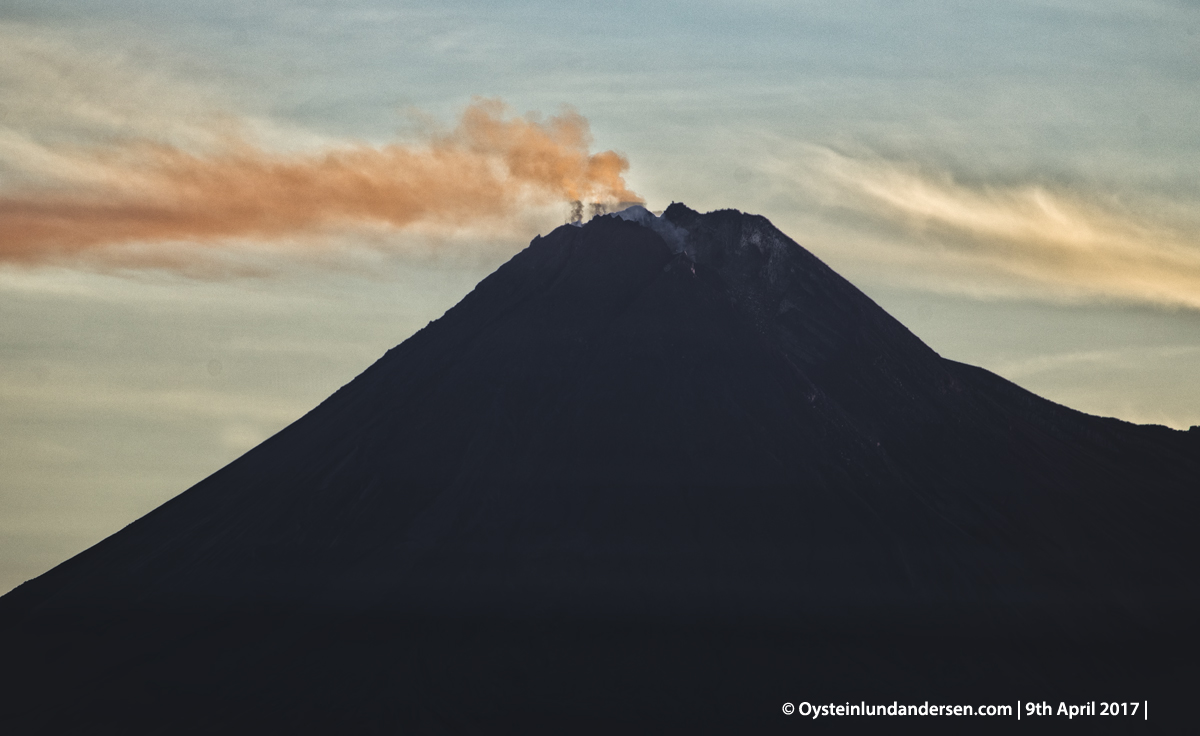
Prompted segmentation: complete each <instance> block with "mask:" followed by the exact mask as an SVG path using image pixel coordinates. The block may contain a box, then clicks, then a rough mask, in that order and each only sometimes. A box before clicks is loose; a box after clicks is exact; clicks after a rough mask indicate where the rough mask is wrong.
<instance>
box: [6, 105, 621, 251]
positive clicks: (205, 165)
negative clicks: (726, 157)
mask: <svg viewBox="0 0 1200 736" xmlns="http://www.w3.org/2000/svg"><path fill="white" fill-rule="evenodd" d="M591 142H592V139H591V134H590V131H589V128H588V122H587V120H586V119H585V118H584V117H583V116H581V115H580V114H578V113H577V112H574V111H570V110H568V111H565V112H563V113H562V114H560V115H556V116H552V117H549V118H546V119H544V120H542V119H539V118H538V117H536V116H534V115H528V116H524V117H521V116H514V115H512V114H510V113H509V111H508V109H507V108H506V107H505V105H504V104H503V103H502V102H500V101H499V100H484V99H476V100H475V101H473V102H472V103H471V104H470V105H468V106H467V108H466V109H465V110H464V111H463V113H462V115H461V117H460V118H459V120H458V121H457V124H456V125H455V126H454V127H453V128H452V129H450V130H448V131H434V132H430V133H427V134H426V135H425V136H424V137H423V139H422V140H420V141H419V142H417V143H413V144H404V143H393V144H388V145H383V146H371V145H367V144H361V143H359V144H346V145H339V146H336V147H331V148H327V149H325V150H320V151H318V152H315V153H314V152H308V153H280V152H276V151H271V150H267V149H265V148H263V147H260V146H257V145H255V144H254V143H252V142H250V141H248V140H245V139H244V138H242V137H236V136H234V137H231V138H230V139H229V140H227V141H226V142H225V143H224V144H223V145H221V146H220V147H219V148H218V149H217V150H213V151H206V152H195V151H190V150H184V149H183V148H181V147H178V146H175V145H171V144H168V143H164V142H161V141H156V140H150V139H135V140H125V141H121V142H117V143H113V144H110V145H108V146H105V147H92V148H87V149H74V150H55V151H51V152H46V153H47V155H51V154H52V155H53V156H54V158H55V160H56V161H57V162H58V166H57V168H56V169H55V173H57V174H59V175H58V176H51V177H49V178H48V181H41V182H38V183H35V184H32V185H26V186H23V187H19V188H13V187H9V188H8V190H7V191H0V262H17V263H39V262H47V261H62V260H64V259H66V260H70V259H72V258H74V257H80V256H84V255H86V256H88V257H96V258H100V259H103V258H104V257H105V252H106V250H107V249H108V247H109V246H115V245H121V244H129V243H134V244H148V245H153V246H154V248H151V249H149V251H148V252H149V253H151V254H152V253H153V251H154V250H155V249H169V248H170V244H171V243H180V242H187V243H199V244H208V243H213V244H219V243H221V242H223V241H230V240H236V239H243V240H259V241H271V240H278V239H282V238H287V237H288V236H296V235H307V234H312V233H314V232H316V233H319V232H321V231H323V230H327V229H332V228H346V227H350V228H353V227H355V226H363V227H370V228H378V227H380V226H383V227H385V228H395V229H400V228H406V227H409V226H413V225H417V224H420V225H422V226H426V227H430V226H431V227H433V228H434V229H437V228H439V227H441V228H445V229H447V230H451V229H454V228H463V227H468V226H472V225H478V224H487V223H495V222H498V221H506V220H510V219H512V218H514V217H515V216H517V215H518V214H519V213H520V212H522V211H523V210H524V209H525V208H529V207H539V206H547V205H551V204H554V203H563V204H566V203H569V202H571V201H579V200H584V201H590V202H618V201H640V197H638V196H637V195H636V194H634V193H633V192H631V191H629V189H628V188H627V187H626V185H625V181H624V178H623V174H624V172H625V171H626V170H627V169H628V168H629V162H628V160H627V159H626V158H625V157H623V156H621V155H620V154H618V153H615V152H613V151H602V152H599V153H591V152H590V151H589V147H590V144H591ZM63 171H67V172H69V173H68V175H66V176H62V175H61V172H63ZM162 255H163V257H162V258H157V259H156V258H154V256H153V255H150V256H148V260H150V261H157V263H155V264H152V265H163V264H167V266H168V267H174V266H173V265H172V264H173V263H175V260H173V258H174V257H173V256H167V255H166V254H162Z"/></svg>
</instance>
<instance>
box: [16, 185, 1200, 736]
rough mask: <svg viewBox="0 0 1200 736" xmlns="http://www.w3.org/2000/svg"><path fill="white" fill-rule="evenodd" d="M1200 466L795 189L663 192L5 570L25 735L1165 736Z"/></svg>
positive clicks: (1190, 610) (1193, 585)
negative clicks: (1108, 735)
mask: <svg viewBox="0 0 1200 736" xmlns="http://www.w3.org/2000/svg"><path fill="white" fill-rule="evenodd" d="M1198 478H1200V429H1197V428H1193V429H1192V431H1189V432H1182V431H1177V430H1173V429H1168V428H1165V427H1158V426H1138V425H1132V424H1129V423H1126V422H1123V421H1119V420H1116V419H1109V418H1100V417H1094V416H1089V415H1086V414H1083V413H1080V412H1077V411H1074V410H1072V409H1069V408H1066V407H1063V406H1060V405H1057V404H1054V403H1052V402H1050V401H1047V400H1045V399H1042V398H1040V397H1038V396H1036V395H1034V394H1032V393H1030V392H1028V391H1025V390H1023V389H1021V388H1020V387H1018V386H1016V385H1014V384H1012V383H1010V382H1008V381H1006V380H1004V379H1002V378H1000V377H998V376H996V375H994V374H992V373H989V372H988V371H986V370H983V369H981V368H977V367H973V366H970V365H965V364H962V363H957V362H954V361H951V360H947V359H944V358H942V357H940V356H939V355H938V354H937V353H935V352H934V351H933V350H932V349H930V348H929V347H928V346H926V345H925V344H924V343H922V342H921V341H920V340H919V339H918V338H917V337H915V336H914V335H913V334H912V333H911V332H909V331H908V330H907V329H906V328H905V327H904V326H903V325H901V324H900V323H899V322H897V321H896V320H895V319H893V318H892V317H891V316H889V315H888V314H887V313H886V312H885V311H884V310H882V309H881V308H880V307H878V306H877V305H876V304H875V303H874V302H872V301H871V300H870V299H869V298H868V297H867V296H866V295H864V294H863V293H862V292H860V291H859V290H858V289H856V288H855V287H854V286H852V285H851V284H850V283H849V282H847V281H846V280H845V279H843V278H842V277H840V276H839V275H838V274H836V273H835V272H834V271H832V270H831V269H830V268H829V267H827V266H826V265H825V264H823V263H822V262H821V261H820V260H818V259H817V258H816V257H815V256H813V255H812V254H811V253H809V252H808V251H806V250H804V249H803V248H802V247H800V246H799V245H797V244H796V243H795V242H793V241H792V240H791V239H789V238H788V237H787V236H785V235H784V234H782V233H781V232H779V231H778V230H777V229H776V228H775V227H773V226H772V225H771V223H770V222H768V221H767V220H766V219H764V218H762V217H758V216H752V215H747V214H743V213H740V212H737V211H733V210H723V211H717V212H710V213H708V214H700V213H698V212H695V211H693V210H691V209H689V208H687V207H685V206H683V205H681V204H673V205H671V207H670V208H669V209H667V210H666V211H665V212H664V213H663V214H662V215H661V216H655V215H653V214H651V213H649V212H647V211H646V210H644V209H642V208H640V207H634V208H630V209H627V210H624V211H622V212H620V213H616V214H613V215H604V216H599V217H596V218H594V219H592V220H591V221H590V222H588V223H587V224H585V225H578V224H571V225H564V226H562V227H560V228H558V229H556V230H554V231H553V232H551V233H549V234H548V235H546V236H545V237H538V238H535V239H534V240H533V242H532V243H531V244H530V245H529V247H528V248H526V249H525V250H524V251H522V252H521V253H519V254H517V255H516V256H515V257H513V258H512V259H511V260H510V261H508V262H507V263H505V264H504V265H503V266H501V267H500V268H499V269H498V270H497V271H496V272H495V273H493V274H492V275H490V276H488V277H487V278H486V279H484V280H483V281H482V282H480V283H479V284H478V286H476V288H475V289H474V290H473V291H472V292H471V293H470V294H468V295H467V296H466V297H465V298H464V299H463V300H462V301H461V302H460V303H459V304H458V305H457V306H455V307H453V308H452V309H450V310H449V311H448V312H447V313H446V314H445V315H444V316H443V317H442V318H440V319H438V320H436V321H435V322H432V323H430V324H429V325H428V326H427V327H426V328H424V329H423V330H421V331H420V332H418V333H417V334H415V335H413V336H412V337H411V338H409V339H408V340H406V341H405V342H404V343H402V344H400V345H399V346H397V347H396V348H394V349H392V350H390V351H389V352H388V353H387V354H386V355H384V356H383V357H382V358H381V359H380V360H379V361H378V362H376V363H375V364H374V365H373V366H371V367H370V368H369V369H367V370H366V371H365V372H364V373H362V374H361V375H360V376H359V377H357V378H356V379H354V380H353V381H352V382H350V383H349V384H347V385H346V386H344V387H343V388H342V389H340V390H339V391H338V392H337V393H335V394H334V395H333V396H331V397H330V398H329V399H327V400H326V401H325V402H323V403H322V404H321V405H320V406H318V407H317V408H315V409H313V410H312V411H311V412H309V413H308V414H307V415H305V416H304V417H303V418H301V419H299V420H298V421H296V422H295V423H293V424H292V425H290V426H288V427H287V428H285V429H284V430H282V431H281V432H279V433H278V434H277V435H275V436H273V437H271V438H270V439H268V440H267V441H265V442H264V443H262V444H261V445H260V446H258V447H256V448H255V449H253V450H251V451H250V452H248V453H247V454H245V455H244V456H242V457H241V458H239V459H238V460H236V461H235V462H233V463H231V464H230V465H228V466H227V467H225V468H223V469H221V470H220V471H218V472H217V473H215V474H213V475H212V476H211V477H209V478H207V479H205V480H204V481H202V482H201V483H199V484H197V485H196V486H194V487H193V488H191V489H189V490H188V491H186V492H184V493H182V494H180V495H179V496H177V497H176V498H174V499H172V500H171V501H169V502H167V503H166V504H164V505H163V506H161V507H160V508H158V509H156V510H155V511H153V512H151V513H150V514H148V515H146V516H145V517H143V518H141V519H139V520H138V521H136V522H134V523H133V524H130V525H129V526H128V527H126V528H125V529H123V530H122V531H120V532H119V533H117V534H115V535H113V536H112V537H109V538H108V539H106V540H104V541H103V542H101V543H100V544H97V545H96V546H95V547H93V548H91V549H89V550H87V551H85V552H83V553H81V554H80V555H78V556H76V557H74V558H73V559H71V560H68V561H67V562H65V563H63V564H62V565H60V566H58V567H56V568H55V569H53V570H51V571H50V572H48V573H46V574H45V575H42V576H41V577H39V578H37V579H35V580H32V581H30V582H28V583H26V584H24V585H22V586H20V587H19V588H17V589H16V590H14V591H13V592H11V593H9V594H8V595H6V596H4V597H3V598H2V599H0V642H3V651H4V652H5V656H4V661H5V664H4V669H5V671H6V674H7V675H8V678H9V680H10V682H9V683H8V684H6V685H5V686H4V688H3V695H2V696H0V697H3V698H5V699H6V700H7V703H6V704H5V705H4V707H3V712H2V714H0V727H2V729H0V730H3V732H4V733H67V732H78V733H103V732H110V731H111V732H121V733H172V734H178V733H213V732H218V731H221V732H247V733H297V732H313V733H358V732H362V733H401V732H413V733H493V732H496V733H536V732H543V731H552V732H558V733H588V732H596V733H612V732H614V731H617V730H620V731H623V732H639V731H646V732H654V733H660V732H667V731H673V730H680V731H684V732H689V733H695V732H699V731H703V730H708V729H715V730H719V731H722V732H730V731H734V732H737V731H738V730H741V731H742V732H745V729H750V730H751V731H754V730H756V729H759V730H761V729H769V728H774V727H778V728H783V729H786V730H788V732H794V731H795V729H796V728H798V727H800V726H801V725H802V724H799V723H797V722H796V720H795V719H799V718H800V716H798V715H793V716H790V718H791V720H789V716H787V715H785V714H784V713H783V712H781V706H782V705H783V703H785V702H793V703H800V702H802V701H803V702H810V703H816V702H830V701H833V702H835V703H837V704H841V703H842V702H844V701H845V702H849V701H852V702H854V703H858V702H859V701H860V700H863V699H865V700H866V701H867V702H874V701H873V699H874V700H882V701H883V702H886V703H889V704H890V703H892V702H894V701H895V700H897V699H899V701H900V702H902V703H903V702H907V701H906V699H915V702H923V701H934V700H937V699H941V700H940V702H946V703H989V702H994V703H1007V704H1012V705H1015V704H1016V703H1017V701H1018V700H1031V699H1033V700H1038V701H1042V700H1045V701H1054V704H1055V705H1057V703H1058V702H1059V701H1064V700H1070V699H1072V698H1075V699H1078V700H1083V701H1093V700H1097V699H1102V698H1107V699H1110V700H1121V701H1136V702H1145V701H1151V703H1150V704H1151V706H1154V707H1155V710H1154V711H1152V712H1151V713H1150V718H1149V719H1142V718H1140V717H1139V718H1138V719H1135V720H1136V723H1135V721H1133V720H1130V719H1127V718H1126V719H1123V720H1120V721H1119V723H1118V724H1117V725H1116V726H1113V725H1112V724H1113V723H1116V722H1115V721H1114V722H1106V723H1108V725H1109V726H1110V727H1114V728H1116V727H1121V728H1125V727H1129V728H1132V727H1134V725H1136V726H1137V727H1139V728H1142V727H1145V728H1150V727H1154V726H1156V725H1157V726H1159V727H1161V726H1162V724H1166V723H1169V722H1170V719H1171V718H1172V714H1173V713H1174V715H1175V716H1178V717H1183V715H1182V714H1183V710H1182V709H1183V708H1184V707H1185V704H1186V703H1187V702H1189V700H1188V695H1187V694H1188V693H1191V692H1193V690H1194V687H1195V685H1196V684H1197V676H1196V674H1195V670H1194V661H1195V657H1196V655H1197V653H1200V652H1198V649H1197V647H1196V646H1195V645H1194V644H1192V643H1191V642H1192V639H1193V638H1194V637H1193V636H1191V635H1190V632H1191V629H1192V628H1193V626H1194V622H1195V620H1197V615H1198V614H1200V582H1198V577H1197V573H1200V542H1198V541H1197V536H1196V534H1195V528H1196V524H1197V521H1200V497H1198V494H1197V492H1198V490H1200V481H1198V480H1197V479H1198ZM1072 702H1074V701H1072ZM1172 703H1174V704H1175V705H1174V706H1173V705H1171V704H1172ZM1172 708H1175V709H1176V710H1175V711H1173V710H1172ZM1139 715H1140V714H1139ZM880 720H884V719H880ZM999 720H1000V719H997V721H996V722H999ZM981 722H982V721H981V720H979V719H976V721H975V722H972V723H971V725H970V728H971V729H972V731H979V730H981V729H982V728H983V726H980V725H979V723H981ZM1047 722H1049V721H1047ZM1063 723H1065V719H1064V720H1063V721H1062V723H1060V722H1058V721H1055V722H1054V725H1055V726H1056V727H1058V728H1061V727H1062V725H1063ZM842 725H845V724H842ZM879 725H883V724H882V723H880V724H879ZM888 725H889V726H890V727H891V728H892V729H893V730H894V729H895V728H896V727H897V726H896V724H895V723H891V724H888ZM985 725H986V724H985ZM1003 725H1004V726H1005V727H1007V728H1011V727H1012V722H1011V718H1010V719H1007V720H1004V723H1003ZM1022 725H1023V726H1025V725H1026V724H1025V723H1023V724H1022ZM860 727H861V724H860ZM921 727H922V729H925V730H927V729H928V728H929V725H928V724H927V723H922V726H921ZM1027 728H1032V726H1027ZM1138 732H1139V733H1143V732H1148V731H1145V730H1144V729H1143V730H1141V731H1138Z"/></svg>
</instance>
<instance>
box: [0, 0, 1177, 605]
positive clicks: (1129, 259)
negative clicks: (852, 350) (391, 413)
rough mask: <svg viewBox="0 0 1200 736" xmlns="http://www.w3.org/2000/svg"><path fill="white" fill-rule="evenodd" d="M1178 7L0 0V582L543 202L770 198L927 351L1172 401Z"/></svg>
mask: <svg viewBox="0 0 1200 736" xmlns="http://www.w3.org/2000/svg"><path fill="white" fill-rule="evenodd" d="M1197 89H1200V3H1198V2H1194V1H1191V0H1188V1H1185V0H1178V1H1176V2H1154V1H1151V0H1146V1H1142V2H1132V1H1126V0H1089V1H1088V2H1082V1H1079V2H1076V1H1074V0H1042V1H1034V0H1027V1H1021V2H1018V1H1013V0H1007V1H1004V0H998V1H997V2H994V3H968V2H948V1H947V2H935V1H933V0H914V1H912V2H882V1H881V2H858V1H855V0H848V1H846V2H839V3H828V2H803V1H794V0H793V1H789V2H770V1H767V0H758V1H755V0H742V1H741V2H736V3H735V2H706V1H704V0H689V2H664V1H660V2H657V3H646V4H641V3H637V4H635V3H627V2H609V3H604V4H601V5H596V4H585V3H572V2H554V3H543V2H528V3H521V2H510V3H503V4H496V3H483V2H440V3H436V4H432V3H429V4H427V3H400V2H359V1H357V0H347V1H342V2H332V1H331V2H282V1H271V0H267V1H265V2H260V3H253V4H248V3H241V2H232V1H230V2H206V1H204V0H197V2H192V3H178V2H166V1H165V0H136V1H133V0H106V1H105V2H103V3H101V2H92V1H90V0H74V1H73V2H61V1H58V0H37V1H36V2H32V1H29V0H6V2H5V3H4V4H3V5H2V6H0V592H3V591H6V590H9V589H11V588H12V587H15V586H16V585H18V584H20V583H21V582H23V581H24V580H27V579H29V578H32V577H35V576H37V575H39V574H41V573H42V572H44V571H46V570H48V569H49V568H51V567H53V566H54V565H56V564H58V563H59V562H62V561H63V560H65V559H67V558H69V557H70V556H72V555H74V554H76V553H78V552H80V551H82V550H83V549H85V548H87V547H88V546H90V545H92V544H95V543H96V542H97V541H99V540H100V539H102V538H104V537H105V536H107V535H109V534H111V533H113V532H115V531H117V530H119V529H120V528H121V527H123V526H124V525H125V524H128V523H129V522H131V521H133V520H134V519H136V518H137V517H139V516H140V515H142V514H144V513H146V512H147V511H149V510H151V509H153V508H154V507H155V506H157V505H159V504H161V503H163V502H164V501H166V500H167V499H169V498H171V497H173V496H174V495H177V494H178V493H180V492H182V491H184V490H185V489H187V488H188V487H190V486H191V485H193V484H194V483H196V482H198V481H199V480H201V479H202V478H204V477H206V476H207V475H209V474H211V473H212V472H214V471H216V470H217V469H219V468H220V467H222V466H223V465H225V464H226V463H228V462H230V461H231V460H233V459H234V458H236V457H237V456H239V455H240V454H242V453H243V452H245V451H246V450H248V449H250V448H251V447H253V446H254V445H256V444H257V443H258V442H261V441H262V440H263V439H265V438H266V437H268V436H270V435H271V434H273V433H274V432H276V431H278V430H279V429H281V428H282V427H284V426H286V425H287V424H288V423H289V422H291V421H294V420H295V419H297V418H299V417H300V416H301V415H303V414H304V413H305V412H306V411H308V410H309V409H311V408H312V407H313V406H315V405H316V404H317V403H319V402H320V401H321V400H322V399H323V398H325V397H326V396H328V395H329V394H330V393H332V392H333V391H334V390H336V389H337V388H338V387H339V386H341V385H343V384H345V383H346V382H347V381H349V380H350V379H352V378H353V377H354V376H355V375H357V374H358V373H360V372H361V371H362V370H364V369H365V368H366V367H367V366H369V365H370V364H371V363H372V362H373V361H374V360H376V359H377V358H379V357H380V356H381V355H382V354H383V353H384V351H386V350H387V349H388V348H390V347H392V346H393V345H395V344H398V343H399V342H401V341H403V340H404V339H405V338H407V337H408V336H409V335H411V334H412V333H413V332H415V331H416V330H418V329H420V328H421V327H423V326H424V325H425V324H427V323H428V322H429V321H430V320H433V319H436V318H437V317H438V316H440V315H441V314H442V313H443V312H444V311H445V310H446V309H447V308H449V307H450V306H452V305H453V304H454V303H456V302H457V301H458V300H459V299H460V298H461V297H462V296H463V295H464V294H465V293H467V292H468V291H469V290H470V289H471V288H472V287H473V286H474V284H475V283H477V282H478V281H479V280H480V279H481V278H483V277H484V276H486V275H487V274H488V273H489V272H490V271H492V270H493V269H494V268H495V267H496V266H498V265H499V264H500V263H502V262H504V261H505V260H506V259H507V258H509V257H511V256H512V255H513V254H515V253H516V252H518V251H519V250H520V249H521V248H523V247H524V246H525V244H527V243H528V241H529V240H530V239H531V238H532V237H533V236H535V235H537V234H539V233H545V232H548V231H549V230H551V229H553V228H554V227H556V226H558V225H559V224H561V223H562V222H564V221H565V220H566V218H567V217H568V216H569V213H570V202H571V201H572V200H574V199H581V200H584V201H603V202H615V201H636V200H644V201H645V202H646V203H647V205H648V206H649V207H650V208H651V209H663V208H665V207H666V206H667V205H668V204H670V203H671V202H673V201H681V202H684V203H686V204H687V205H689V206H690V207H692V208H694V209H697V210H700V211H709V210H714V209H722V208H737V209H740V210H742V211H746V212H753V213H756V214H762V215H765V216H766V217H768V218H769V219H770V220H771V221H772V222H774V223H775V225H776V226H778V227H779V228H780V229H782V230H783V231H784V232H785V233H787V234H788V235H790V236H791V237H792V238H793V239H795V240H796V241H797V242H799V243H800V244H801V245H803V246H804V247H806V248H808V249H809V250H811V251H812V252H813V253H815V254H816V255H817V256H818V257H820V258H821V259H823V260H824V261H825V262H827V263H828V264H830V265H831V266H832V267H833V268H835V269H836V270H838V271H839V272H840V273H842V274H843V275H844V276H846V277H847V278H849V279H850V280H851V281H852V282H854V283H855V284H856V285H857V286H858V287H859V288H861V289H862V290H863V291H865V292H866V293H867V294H868V295H869V296H870V297H871V298H873V299H874V300H875V301H877V302H878V303H879V304H880V305H882V306H883V307H884V308H886V309H887V310H888V311H890V312H891V313H892V314H893V315H895V316H896V317H897V318H899V319H900V320H901V321H902V322H904V323H905V324H906V325H908V327H909V328H910V329H911V330H913V332H915V333H916V334H917V335H918V336H919V337H921V338H922V339H923V340H925V342H926V343H928V344H929V345H930V346H931V347H933V349H935V350H936V351H938V352H939V353H940V354H941V355H943V356H945V357H947V358H951V359H954V360H959V361H963V362H968V363H973V364H976V365H981V366H983V367H985V368H988V369H989V370H992V371H994V372H996V373H998V374H1000V375H1002V376H1004V377H1006V378H1009V379H1010V380H1013V381H1015V382H1017V383H1018V384H1020V385H1022V386H1024V387H1026V388H1028V389H1030V390H1032V391H1035V392H1036V393H1039V394H1041V395H1043V396H1045V397H1047V398H1049V399H1052V400H1054V401H1057V402H1059V403H1062V404H1065V405H1067V406H1071V407H1073V408H1076V409H1080V410H1083V411H1087V412H1090V413H1094V414H1100V415H1105V416H1116V417H1120V418H1122V419H1125V420H1128V421H1133V422H1141V423H1157V424H1165V425H1168V426H1171V427H1175V428H1179V429H1186V428H1187V427H1189V426H1191V425H1196V424H1200V380H1197V378H1198V377H1200V206H1198V205H1200V95H1197V94H1196V90H1197Z"/></svg>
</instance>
